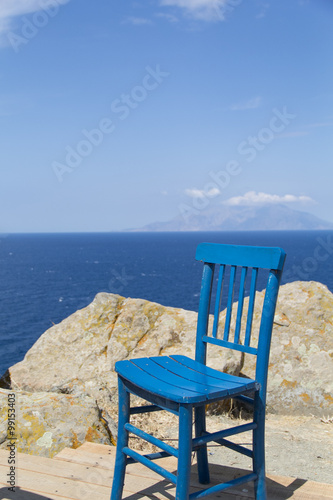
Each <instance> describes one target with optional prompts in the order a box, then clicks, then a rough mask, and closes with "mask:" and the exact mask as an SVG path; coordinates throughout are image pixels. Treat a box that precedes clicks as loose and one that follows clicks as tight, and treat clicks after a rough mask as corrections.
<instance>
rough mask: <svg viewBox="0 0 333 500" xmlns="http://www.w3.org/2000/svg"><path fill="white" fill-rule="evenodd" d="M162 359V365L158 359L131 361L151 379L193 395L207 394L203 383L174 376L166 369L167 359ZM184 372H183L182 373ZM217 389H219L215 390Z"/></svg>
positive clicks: (207, 391) (207, 389)
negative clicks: (153, 378)
mask: <svg viewBox="0 0 333 500" xmlns="http://www.w3.org/2000/svg"><path fill="white" fill-rule="evenodd" d="M161 358H163V359H164V363H162V364H160V363H159V362H158V358H156V357H155V358H141V359H133V360H132V362H133V363H134V364H135V365H136V366H138V367H139V368H141V369H142V370H144V371H146V372H147V373H149V374H151V375H152V376H153V377H156V378H157V379H159V380H163V381H166V382H167V383H168V384H170V385H175V386H176V387H182V389H186V390H188V391H192V392H195V393H199V394H202V395H203V396H204V395H206V394H208V393H209V390H210V388H209V387H208V386H207V384H206V385H205V384H204V383H203V382H202V383H200V382H194V381H192V380H188V379H186V378H184V376H183V374H175V373H173V372H172V371H170V370H169V367H168V357H167V356H163V357H162V356H161ZM184 371H185V370H183V372H184ZM217 389H220V387H219V388H217Z"/></svg>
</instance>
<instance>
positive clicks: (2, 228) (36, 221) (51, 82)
mask: <svg viewBox="0 0 333 500" xmlns="http://www.w3.org/2000/svg"><path fill="white" fill-rule="evenodd" d="M332 47H333V3H332V2H331V0H279V1H270V0H267V1H265V0H263V1H261V0H147V1H133V2H132V1H130V0H127V1H124V0H123V1H118V2H116V1H107V0H98V1H96V2H92V1H87V0H80V1H79V0H0V120H1V149H0V162H1V185H0V214H1V219H0V232H5V233H8V232H54V231H55V232H61V231H112V230H122V229H126V228H131V227H141V226H143V225H144V224H147V223H150V222H153V221H156V220H161V221H162V220H168V219H171V218H172V217H174V216H176V215H179V213H181V212H182V210H183V209H184V207H188V208H189V209H196V210H198V209H199V210H200V209H201V207H205V206H208V205H209V204H210V203H216V204H222V205H237V204H257V203H263V202H265V203H280V202H283V203H285V204H288V206H290V207H291V208H295V209H300V210H305V211H308V212H311V213H313V214H315V215H317V216H319V217H322V218H324V219H326V220H329V221H333V196H332V180H333V174H332V154H331V151H332V132H333V67H332Z"/></svg>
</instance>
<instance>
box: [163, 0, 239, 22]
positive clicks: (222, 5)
mask: <svg viewBox="0 0 333 500" xmlns="http://www.w3.org/2000/svg"><path fill="white" fill-rule="evenodd" d="M241 1H242V0H160V3H161V5H164V6H168V7H179V8H181V9H183V10H184V11H185V12H186V14H189V15H191V16H192V17H194V18H196V19H201V20H204V21H218V20H219V21H222V20H223V19H224V18H225V13H226V11H231V10H233V9H234V8H235V6H237V5H238V4H240V3H241Z"/></svg>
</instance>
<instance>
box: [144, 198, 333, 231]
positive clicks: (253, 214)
mask: <svg viewBox="0 0 333 500" xmlns="http://www.w3.org/2000/svg"><path fill="white" fill-rule="evenodd" d="M300 229H303V230H304V229H306V230H310V229H333V223H330V222H327V221H324V220H322V219H319V218H318V217H316V216H314V215H312V214H309V213H307V212H301V211H298V210H293V209H291V208H289V207H287V206H285V205H260V206H258V205H257V206H254V205H253V206H245V205H239V206H226V205H213V204H211V205H210V206H209V207H208V208H205V209H204V210H188V211H187V212H186V213H184V214H179V215H178V216H177V217H175V218H174V219H172V220H170V221H166V222H153V223H152V224H148V225H146V226H144V227H143V228H141V229H138V231H260V230H263V231H265V230H300Z"/></svg>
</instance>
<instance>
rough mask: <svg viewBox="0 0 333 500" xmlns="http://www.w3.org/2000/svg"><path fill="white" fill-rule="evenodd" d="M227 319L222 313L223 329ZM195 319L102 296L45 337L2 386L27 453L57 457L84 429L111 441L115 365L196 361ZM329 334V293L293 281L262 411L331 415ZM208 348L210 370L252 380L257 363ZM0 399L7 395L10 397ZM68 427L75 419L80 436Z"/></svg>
mask: <svg viewBox="0 0 333 500" xmlns="http://www.w3.org/2000/svg"><path fill="white" fill-rule="evenodd" d="M263 296H264V292H260V293H258V294H257V297H256V307H255V311H254V322H253V337H254V340H256V339H257V333H258V330H259V320H260V314H259V306H260V304H262V301H263ZM245 308H246V304H245ZM236 310H237V307H236V306H235V307H234V312H235V311H236ZM234 316H235V314H234ZM224 317H225V312H222V313H221V322H223V318H224ZM233 321H234V320H233ZM196 322H197V314H196V313H195V312H191V311H185V310H183V309H176V308H171V307H164V306H162V305H160V304H156V303H153V302H149V301H146V300H142V299H131V298H127V299H126V298H124V297H121V296H119V295H114V294H108V293H100V294H98V295H97V296H96V297H95V299H94V301H93V302H92V303H91V304H90V305H88V306H87V307H86V308H84V309H82V310H80V311H77V312H76V313H74V314H72V315H71V316H70V317H68V318H67V319H65V320H64V321H62V322H61V323H59V324H58V325H55V326H53V327H52V328H50V329H49V330H47V331H46V332H45V333H44V334H43V335H42V336H41V337H40V338H39V339H38V341H37V342H36V343H35V344H34V345H33V346H32V348H31V349H30V350H29V351H28V352H27V354H26V356H25V358H24V360H23V361H21V362H20V363H17V364H16V365H14V366H12V367H11V368H9V370H8V372H7V373H6V375H5V376H4V377H2V379H1V380H0V385H1V386H2V387H5V388H8V389H11V390H14V391H17V392H18V393H19V394H22V396H20V397H19V401H21V402H20V404H22V405H23V408H22V410H20V415H25V414H26V415H27V417H24V418H23V420H22V422H23V423H22V424H20V425H21V427H22V429H23V430H24V431H25V432H26V433H27V434H26V436H27V437H24V439H22V442H24V443H26V444H25V445H24V446H25V448H24V451H25V452H27V453H28V452H30V453H38V454H43V453H55V451H54V450H56V449H59V447H61V446H63V447H64V446H73V447H74V446H76V443H77V442H82V440H84V439H87V436H88V437H89V436H90V434H91V432H92V431H89V429H93V430H94V431H95V430H96V433H97V434H94V433H93V434H94V439H95V438H96V440H99V442H104V440H105V439H106V440H107V439H109V440H110V439H111V437H112V436H116V426H115V424H114V421H115V420H117V416H116V415H117V377H116V374H115V372H114V371H113V369H114V365H115V363H116V361H117V360H121V359H128V358H133V357H144V356H157V355H163V354H165V355H167V354H171V353H180V354H186V355H188V356H190V357H194V348H195V334H196ZM210 327H211V324H210ZM231 329H232V328H231ZM332 330H333V295H332V294H331V293H330V292H329V290H328V289H327V288H326V287H325V286H324V285H321V284H319V283H314V282H295V283H289V284H287V285H284V286H281V288H280V294H279V300H278V305H277V310H276V315H275V324H274V330H273V337H272V348H271V357H270V366H269V376H268V397H267V408H268V411H271V412H275V413H280V414H288V413H289V414H300V415H320V416H327V414H328V413H329V410H330V408H332V406H331V405H332V373H333V360H332V355H333V346H332ZM209 347H210V348H209V365H210V366H212V367H214V368H216V369H219V370H221V371H226V372H228V373H231V374H235V375H239V374H241V375H244V376H247V377H253V375H254V363H253V356H250V355H246V356H245V357H244V356H243V355H242V354H241V353H238V352H232V351H230V350H222V349H220V348H217V349H215V347H213V346H209ZM20 391H28V392H29V393H33V394H27V392H22V393H21V392H20ZM2 394H3V397H5V396H4V395H6V392H3V393H2ZM71 408H72V410H71ZM219 408H220V407H219ZM222 408H223V406H222ZM74 409H75V411H74ZM33 411H37V412H39V413H40V415H41V416H40V417H38V419H37V420H34V422H35V424H36V425H35V424H34V427H31V429H33V431H31V432H32V434H33V435H34V436H35V437H34V438H31V439H29V436H30V434H29V432H28V431H27V430H26V429H27V428H29V418H30V420H31V418H32V417H31V415H32V416H33V417H34V418H35V416H34V414H33ZM137 418H139V417H137ZM158 418H159V417H156V416H151V415H150V417H149V418H148V419H146V420H145V421H144V427H145V428H146V429H148V432H149V428H150V427H152V426H154V428H158V426H159V425H160V421H159V420H158ZM50 419H51V420H50ZM63 422H65V423H63ZM71 422H72V423H73V422H75V433H76V436H77V437H76V438H75V437H73V436H74V433H73V432H74V431H73V427H70V425H71ZM77 422H81V423H82V425H81V424H80V425H79V426H77ZM62 425H63V427H62ZM105 425H106V426H107V431H105V432H106V434H105V433H104V431H103V429H104V430H105ZM163 425H164V424H163ZM77 428H79V429H80V431H79V433H78V430H77ZM23 430H22V431H20V432H22V433H23ZM50 432H52V437H51V435H50V434H48V433H50ZM45 433H46V434H45ZM22 435H23V434H22ZM50 440H52V444H50V443H51V441H50ZM37 443H39V444H37ZM64 443H65V444H64ZM29 450H30V451H29ZM45 456H50V455H47V454H46V455H45Z"/></svg>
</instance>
